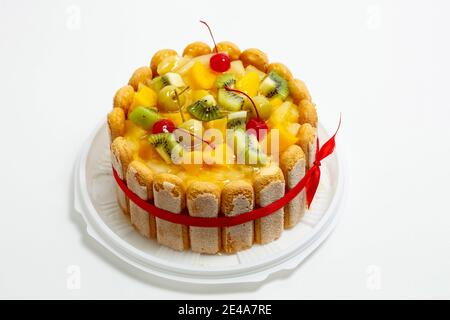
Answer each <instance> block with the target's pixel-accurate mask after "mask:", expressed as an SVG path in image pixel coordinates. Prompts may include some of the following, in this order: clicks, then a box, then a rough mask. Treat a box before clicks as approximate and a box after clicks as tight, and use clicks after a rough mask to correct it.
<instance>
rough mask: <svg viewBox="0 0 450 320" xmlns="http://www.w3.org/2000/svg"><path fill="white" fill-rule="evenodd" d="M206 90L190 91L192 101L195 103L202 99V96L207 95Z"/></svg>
mask: <svg viewBox="0 0 450 320" xmlns="http://www.w3.org/2000/svg"><path fill="white" fill-rule="evenodd" d="M209 94H210V93H209V91H208V90H192V101H197V100H200V99H201V98H203V97H204V96H207V95H209Z"/></svg>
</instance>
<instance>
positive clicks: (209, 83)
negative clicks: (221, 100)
mask: <svg viewBox="0 0 450 320" xmlns="http://www.w3.org/2000/svg"><path fill="white" fill-rule="evenodd" d="M189 73H190V79H191V84H192V86H193V87H194V88H196V89H206V90H207V89H211V88H212V87H213V86H214V83H215V82H216V74H215V73H213V72H212V71H211V70H210V69H209V68H208V67H207V66H205V65H204V64H203V63H201V62H200V61H196V62H195V63H194V65H193V66H192V68H191V69H190V71H189Z"/></svg>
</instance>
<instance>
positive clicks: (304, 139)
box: [297, 123, 317, 169]
mask: <svg viewBox="0 0 450 320" xmlns="http://www.w3.org/2000/svg"><path fill="white" fill-rule="evenodd" d="M297 143H298V145H299V146H300V147H301V148H302V150H303V152H304V153H305V159H306V169H309V168H311V166H312V165H313V163H314V160H315V157H316V148H317V129H316V128H315V127H313V126H311V125H310V124H309V123H304V124H302V126H301V127H300V129H299V131H298V142H297Z"/></svg>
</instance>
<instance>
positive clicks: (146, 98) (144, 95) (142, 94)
mask: <svg viewBox="0 0 450 320" xmlns="http://www.w3.org/2000/svg"><path fill="white" fill-rule="evenodd" d="M157 100H158V96H157V95H156V92H155V91H153V90H152V89H150V88H149V87H147V86H146V85H143V84H142V83H140V84H139V89H138V91H137V92H136V93H135V95H134V100H133V106H132V109H133V108H135V107H137V106H144V107H155V106H156V101H157Z"/></svg>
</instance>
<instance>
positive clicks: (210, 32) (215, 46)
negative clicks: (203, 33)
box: [200, 20, 219, 53]
mask: <svg viewBox="0 0 450 320" xmlns="http://www.w3.org/2000/svg"><path fill="white" fill-rule="evenodd" d="M200 23H203V24H204V25H205V26H206V27H207V28H208V30H209V34H210V35H211V38H212V41H213V42H214V51H216V53H219V51H218V50H217V45H216V40H214V36H213V33H212V31H211V28H210V27H209V25H208V24H207V23H206V22H205V21H202V20H200Z"/></svg>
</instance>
